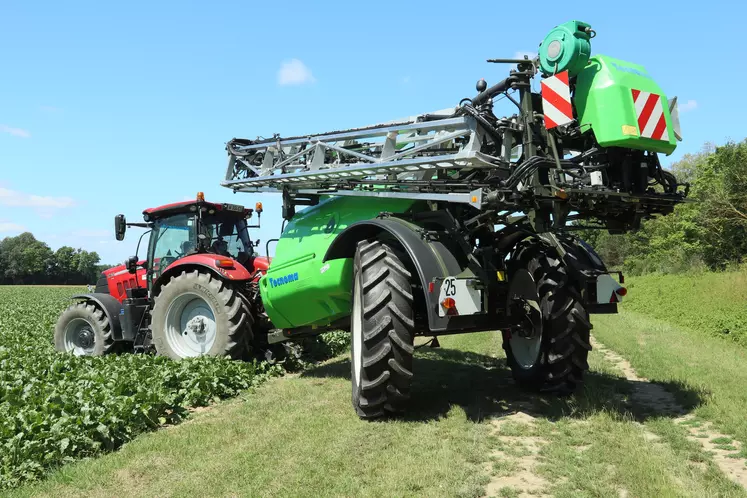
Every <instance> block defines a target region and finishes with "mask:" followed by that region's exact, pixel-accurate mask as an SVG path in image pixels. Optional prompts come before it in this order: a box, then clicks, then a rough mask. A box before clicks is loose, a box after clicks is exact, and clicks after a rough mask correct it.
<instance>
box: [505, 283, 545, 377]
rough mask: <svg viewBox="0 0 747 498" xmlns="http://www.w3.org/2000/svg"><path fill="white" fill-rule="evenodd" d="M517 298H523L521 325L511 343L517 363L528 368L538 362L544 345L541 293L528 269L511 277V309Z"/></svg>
mask: <svg viewBox="0 0 747 498" xmlns="http://www.w3.org/2000/svg"><path fill="white" fill-rule="evenodd" d="M516 298H521V299H522V300H523V302H522V307H521V310H520V311H514V312H513V313H512V314H513V315H514V316H516V314H517V313H520V314H521V317H522V318H521V325H520V326H519V327H518V329H517V330H515V331H512V333H511V338H510V339H509V341H508V342H509V344H510V346H511V353H512V354H513V356H514V360H516V363H517V364H518V365H519V366H520V367H521V368H523V369H525V370H528V369H530V368H532V367H533V366H534V365H536V364H537V362H538V361H539V357H540V350H541V347H542V311H541V310H540V306H539V294H538V293H537V287H536V285H535V283H534V279H533V278H532V275H531V274H530V273H529V272H528V271H527V270H524V269H522V270H519V271H517V272H516V274H514V276H513V277H512V279H511V292H510V293H509V310H511V309H513V310H516V308H517V307H516V306H515V305H514V306H512V303H515V300H516Z"/></svg>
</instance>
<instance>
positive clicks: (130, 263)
mask: <svg viewBox="0 0 747 498" xmlns="http://www.w3.org/2000/svg"><path fill="white" fill-rule="evenodd" d="M125 267H127V271H129V272H130V273H137V256H130V257H129V258H127V261H126V262H125Z"/></svg>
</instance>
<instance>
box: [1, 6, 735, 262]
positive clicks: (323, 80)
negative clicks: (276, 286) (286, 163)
mask: <svg viewBox="0 0 747 498" xmlns="http://www.w3.org/2000/svg"><path fill="white" fill-rule="evenodd" d="M514 5H515V6H516V7H517V8H513V7H514ZM519 6H520V4H501V3H455V2H441V3H439V2H434V1H432V2H416V1H410V2H401V1H400V2H396V3H395V2H384V1H381V2H376V3H368V2H366V3H362V2H360V3H359V2H351V1H346V2H294V1H284V2H282V3H278V2H239V1H236V2H220V1H213V2H188V1H182V2H138V1H131V2H124V3H122V2H119V3H111V2H81V1H71V2H51V1H50V2H35V1H31V0H26V1H23V2H20V1H11V0H6V1H4V2H3V8H2V12H1V14H0V42H1V44H2V45H1V46H2V47H3V48H2V50H1V51H0V68H1V69H2V77H1V78H0V238H2V237H5V236H9V235H16V234H18V233H20V231H22V230H28V231H31V232H33V233H34V234H35V235H36V236H37V238H40V239H42V240H44V241H46V242H47V243H48V244H49V245H50V246H51V247H52V248H55V249H56V248H57V247H59V246H61V245H72V246H74V247H82V248H85V249H88V250H95V251H97V252H98V253H99V254H100V255H101V257H102V260H103V262H105V263H117V262H120V261H122V260H124V258H125V257H126V256H128V255H130V254H132V253H133V252H134V249H135V244H136V242H137V235H138V233H137V232H138V229H133V230H132V231H131V232H129V233H128V236H127V239H126V240H125V241H124V242H116V241H115V240H114V236H113V219H114V215H115V214H117V213H119V212H122V213H125V214H126V215H127V217H128V219H129V220H131V221H140V220H141V219H142V218H141V212H142V210H143V209H144V208H146V207H152V206H156V205H160V204H164V203H168V202H173V201H179V200H183V199H185V198H191V197H193V196H194V195H195V194H196V192H197V191H204V192H205V195H206V198H207V199H208V200H220V201H227V202H235V203H243V204H245V205H248V206H251V205H253V204H254V202H256V201H258V200H261V201H262V202H263V203H264V206H265V213H264V216H263V228H262V229H261V230H259V233H258V234H257V237H259V238H261V239H262V240H266V239H269V238H273V237H276V236H277V235H278V232H279V229H280V222H281V219H280V203H279V196H275V195H267V194H265V195H262V196H258V195H250V194H233V193H231V192H230V191H229V190H227V189H224V188H222V187H220V186H219V182H220V180H221V179H222V178H223V175H224V174H225V166H226V152H225V142H226V141H227V140H229V139H231V138H233V137H244V138H255V137H256V136H258V135H262V136H271V135H272V134H273V133H281V134H283V135H290V134H297V133H302V134H303V133H314V132H322V131H325V130H332V129H339V128H344V127H352V126H360V125H365V124H371V123H375V122H378V121H387V120H390V119H394V118H398V117H402V116H408V115H413V114H417V113H421V112H428V111H433V110H437V109H442V108H445V107H449V106H453V105H456V104H457V103H458V102H459V100H460V99H461V98H462V97H469V96H472V95H473V94H474V84H475V81H476V80H477V79H479V78H481V77H484V78H485V79H486V80H488V83H492V82H495V81H497V80H498V79H501V78H503V77H505V73H506V71H507V70H508V68H507V67H506V66H503V65H497V64H487V63H485V62H484V61H485V59H487V58H491V57H512V56H514V55H515V54H517V53H520V52H536V50H537V46H538V45H539V43H540V41H541V40H542V38H543V37H544V36H545V34H546V33H547V32H548V31H549V30H550V29H552V28H553V27H554V26H555V25H557V24H560V23H563V22H565V21H568V20H572V19H579V20H582V21H585V22H588V23H590V24H591V25H592V27H593V28H594V29H595V30H596V31H597V37H596V38H595V39H594V40H593V41H592V52H593V53H602V54H606V55H610V56H613V57H617V58H620V59H623V60H629V61H631V62H636V63H639V64H642V65H643V66H645V67H646V68H647V69H648V71H649V73H651V75H652V76H653V77H654V79H656V80H657V82H658V83H659V84H660V85H661V86H662V88H663V89H664V91H665V92H666V93H667V94H668V95H669V96H674V95H677V96H679V102H680V106H681V108H680V109H681V116H680V118H681V123H682V129H683V134H684V137H685V140H684V142H682V143H681V144H680V145H679V148H678V150H677V151H676V152H675V153H674V154H673V155H672V156H670V157H667V158H662V160H663V162H664V163H665V164H669V163H671V162H672V161H673V160H677V159H678V158H680V157H681V156H682V155H683V154H684V153H688V152H697V151H698V150H700V148H701V147H702V145H703V143H704V142H706V141H711V142H715V143H717V144H720V143H723V142H724V141H726V140H728V139H734V140H741V139H743V138H744V137H745V136H746V135H747V125H745V124H744V123H745V113H746V112H747V105H746V104H745V99H744V98H743V96H742V95H741V94H739V91H740V90H741V87H742V86H743V85H742V83H741V82H744V81H745V77H746V76H747V74H746V73H747V69H746V68H747V65H745V62H747V56H745V53H744V49H743V48H742V45H743V43H741V39H742V36H741V35H742V33H743V30H744V26H743V18H744V16H745V14H747V8H746V7H745V6H744V5H743V4H740V3H737V2H731V1H728V2H727V1H721V2H719V1H711V2H708V4H707V8H704V7H703V5H702V4H695V3H694V2H680V3H678V4H676V6H675V5H674V4H671V5H670V4H669V3H668V2H650V1H649V2H638V1H627V2H625V3H624V4H623V3H619V2H616V3H612V2H599V1H594V2H579V1H576V2H572V6H571V2H532V3H531V8H529V9H526V8H525V7H520V8H519ZM509 7H512V8H509ZM696 9H697V10H696ZM519 12H523V14H524V15H528V16H529V15H530V16H532V22H531V23H530V24H521V23H520V22H519V18H518V17H512V14H514V13H515V14H518V13H519ZM727 12H728V15H725V13H727ZM720 81H721V82H723V83H722V86H721V87H719V86H718V85H717V83H718V82H720ZM509 111H510V110H509ZM262 246H263V247H264V243H263V244H262Z"/></svg>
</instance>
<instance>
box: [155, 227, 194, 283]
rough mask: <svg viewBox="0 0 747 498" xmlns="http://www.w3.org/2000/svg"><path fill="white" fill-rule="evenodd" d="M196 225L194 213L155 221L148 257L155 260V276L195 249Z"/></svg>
mask: <svg viewBox="0 0 747 498" xmlns="http://www.w3.org/2000/svg"><path fill="white" fill-rule="evenodd" d="M196 227H197V225H196V223H195V215H193V214H179V215H176V216H170V217H168V218H163V219H161V220H157V221H156V222H155V223H154V227H153V232H152V233H151V236H150V247H149V248H148V259H149V260H150V261H152V262H153V272H154V276H157V275H160V273H161V271H162V270H163V269H165V268H166V267H167V266H168V265H170V264H171V263H173V262H174V260H175V259H176V258H179V257H181V256H184V255H185V254H188V253H190V252H193V251H194V250H195V248H196V244H195V242H196V241H197V230H196Z"/></svg>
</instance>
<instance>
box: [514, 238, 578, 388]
mask: <svg viewBox="0 0 747 498" xmlns="http://www.w3.org/2000/svg"><path fill="white" fill-rule="evenodd" d="M509 280H510V292H509V303H508V309H509V313H510V314H511V315H513V316H514V317H516V319H517V323H518V324H517V326H515V327H513V328H512V329H511V331H510V332H507V333H506V334H505V335H504V341H503V348H504V349H505V350H506V359H507V361H508V365H509V367H511V372H512V374H513V377H514V379H515V380H516V382H517V383H518V384H520V385H522V386H524V387H526V388H529V389H532V390H540V391H551V392H557V393H559V394H570V393H571V392H573V391H575V390H576V389H577V388H578V387H579V385H580V384H581V381H582V376H583V374H584V372H585V371H586V370H588V368H589V364H588V363H587V356H588V353H589V351H590V350H591V344H590V331H591V322H590V321H589V314H588V313H587V311H586V310H585V309H584V307H583V305H582V303H581V293H580V290H579V289H578V288H577V287H576V285H575V284H574V283H573V281H572V280H571V279H570V278H569V276H568V273H567V272H566V269H565V267H564V266H563V263H562V261H561V260H560V258H559V257H558V256H557V254H556V253H555V252H554V250H553V249H551V248H549V247H548V246H546V245H544V244H542V243H541V242H539V241H536V240H534V241H525V242H522V243H521V244H520V245H519V246H518V247H517V248H516V250H515V251H514V253H513V255H512V257H511V260H510V261H509Z"/></svg>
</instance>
